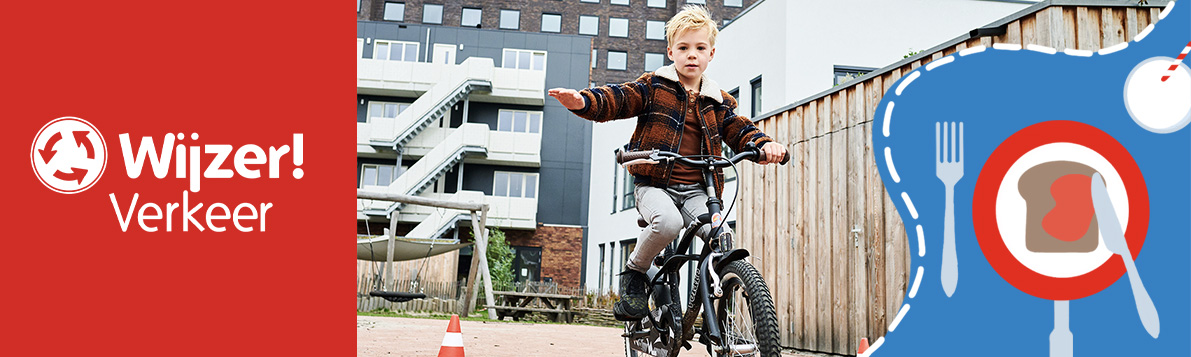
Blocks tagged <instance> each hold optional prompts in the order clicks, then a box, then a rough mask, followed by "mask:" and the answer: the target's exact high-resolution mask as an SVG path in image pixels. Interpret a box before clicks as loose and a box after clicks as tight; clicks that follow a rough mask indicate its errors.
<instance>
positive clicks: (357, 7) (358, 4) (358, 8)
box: [356, 0, 360, 12]
mask: <svg viewBox="0 0 1191 357" xmlns="http://www.w3.org/2000/svg"><path fill="white" fill-rule="evenodd" d="M356 12H360V0H356Z"/></svg>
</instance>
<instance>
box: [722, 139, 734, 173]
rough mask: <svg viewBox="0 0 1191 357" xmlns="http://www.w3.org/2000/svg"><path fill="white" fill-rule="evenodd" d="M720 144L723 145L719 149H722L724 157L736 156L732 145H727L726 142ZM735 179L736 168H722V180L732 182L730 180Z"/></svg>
mask: <svg viewBox="0 0 1191 357" xmlns="http://www.w3.org/2000/svg"><path fill="white" fill-rule="evenodd" d="M722 145H723V148H721V150H723V156H724V157H728V158H730V157H733V156H736V150H732V147H730V146H728V144H726V143H725V144H722ZM735 179H736V170H724V182H732V180H735Z"/></svg>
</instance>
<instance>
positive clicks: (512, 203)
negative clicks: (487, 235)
mask: <svg viewBox="0 0 1191 357" xmlns="http://www.w3.org/2000/svg"><path fill="white" fill-rule="evenodd" d="M418 196H419V197H425V198H430V199H436V200H444V201H452V202H477V203H483V204H487V205H488V207H489V211H488V225H490V226H494V227H500V228H516V229H533V228H534V227H535V225H536V221H537V215H538V200H537V198H523V197H496V196H486V195H484V193H482V192H479V191H459V192H458V193H422V194H420V195H418ZM357 201H358V203H357V206H356V207H358V208H360V209H363V210H365V211H372V212H382V211H384V210H385V209H386V208H388V207H389V205H391V204H392V203H391V202H385V201H372V200H357ZM459 213H467V212H466V211H457V210H450V209H439V208H434V207H425V206H418V205H410V206H406V207H405V208H403V209H402V210H401V212H400V213H399V215H398V220H399V221H401V222H419V223H418V226H415V227H414V230H413V231H410V233H409V234H407V235H406V236H407V237H414V238H427V237H428V235H429V234H433V233H434V232H438V231H439V230H440V228H442V225H443V224H447V223H450V220H451V219H453V218H454V217H455V215H457V214H459ZM424 232H425V233H424ZM420 234H421V235H420Z"/></svg>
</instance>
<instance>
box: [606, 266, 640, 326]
mask: <svg viewBox="0 0 1191 357" xmlns="http://www.w3.org/2000/svg"><path fill="white" fill-rule="evenodd" d="M648 284H649V277H648V276H646V275H645V273H642V272H639V271H636V270H633V269H625V271H624V272H623V273H620V301H617V302H616V304H614V305H613V306H612V315H613V316H615V317H616V319H617V320H620V321H635V320H640V319H641V318H643V317H645V315H646V314H648V313H649V294H648V293H647V292H646V291H645V290H646V289H645V288H646V285H648Z"/></svg>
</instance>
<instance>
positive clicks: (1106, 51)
mask: <svg viewBox="0 0 1191 357" xmlns="http://www.w3.org/2000/svg"><path fill="white" fill-rule="evenodd" d="M1125 47H1129V43H1128V42H1121V43H1119V44H1117V45H1116V46H1112V47H1109V48H1104V49H1101V50H1099V51H1096V53H1099V54H1100V55H1101V56H1103V55H1107V54H1109V53H1113V52H1116V51H1120V50H1123V49H1125Z"/></svg>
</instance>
